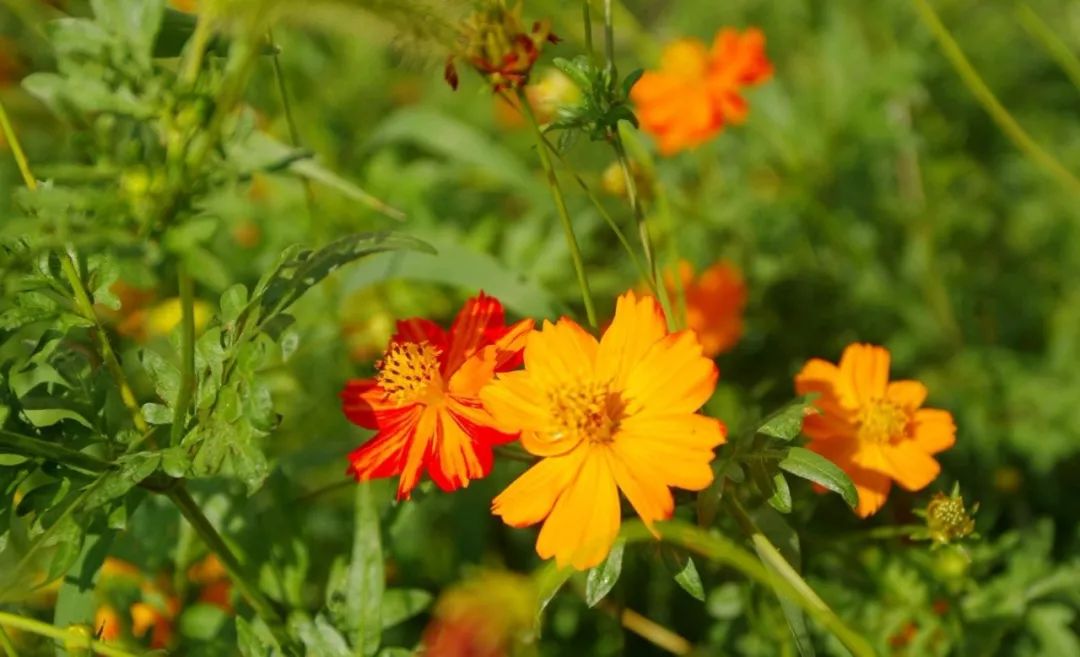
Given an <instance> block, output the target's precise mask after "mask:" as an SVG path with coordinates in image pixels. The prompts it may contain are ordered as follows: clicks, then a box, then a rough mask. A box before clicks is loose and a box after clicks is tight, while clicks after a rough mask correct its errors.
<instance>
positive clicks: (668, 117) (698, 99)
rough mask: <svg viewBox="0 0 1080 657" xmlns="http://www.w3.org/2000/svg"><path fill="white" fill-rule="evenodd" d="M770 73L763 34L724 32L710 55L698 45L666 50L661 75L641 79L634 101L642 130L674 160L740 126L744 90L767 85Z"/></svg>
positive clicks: (684, 43) (672, 46)
mask: <svg viewBox="0 0 1080 657" xmlns="http://www.w3.org/2000/svg"><path fill="white" fill-rule="evenodd" d="M772 71H773V69H772V63H771V62H769V59H768V58H767V57H766V56H765V35H764V34H762V32H761V30H758V29H756V28H751V29H748V30H746V31H745V32H743V33H742V34H739V33H738V32H737V31H735V30H734V29H731V28H726V29H723V30H721V31H720V32H719V33H718V34H717V35H716V38H715V39H714V40H713V45H712V48H711V49H707V48H706V46H705V44H704V43H702V42H700V41H698V40H697V39H679V40H678V41H675V42H674V43H672V44H670V45H668V46H667V47H666V48H665V49H664V53H663V55H662V56H661V60H660V70H658V71H647V72H646V73H645V74H644V75H642V76H641V79H640V80H638V82H637V84H635V85H634V88H633V90H632V91H631V94H630V97H631V99H632V100H633V101H634V103H635V104H636V105H637V108H638V120H639V121H640V123H641V128H642V130H644V131H645V132H648V133H650V134H652V135H654V136H655V137H656V138H657V140H658V141H659V145H660V151H661V152H662V153H663V154H665V155H670V154H672V153H675V152H677V151H680V150H683V149H686V148H692V147H694V146H698V145H700V144H702V143H704V142H705V141H707V140H708V139H710V138H711V137H713V136H714V135H716V134H717V133H718V132H720V131H721V130H722V129H723V127H724V125H725V124H726V123H741V122H742V121H743V120H744V119H745V118H746V113H747V103H746V99H745V98H743V97H742V95H741V92H742V88H743V87H746V86H752V85H757V84H761V83H762V82H765V81H766V80H768V79H769V78H770V77H771V76H772Z"/></svg>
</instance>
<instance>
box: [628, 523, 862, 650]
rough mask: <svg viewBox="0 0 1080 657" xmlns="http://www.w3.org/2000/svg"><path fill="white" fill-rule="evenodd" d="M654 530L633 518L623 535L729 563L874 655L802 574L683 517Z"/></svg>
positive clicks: (854, 647)
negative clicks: (779, 568)
mask: <svg viewBox="0 0 1080 657" xmlns="http://www.w3.org/2000/svg"><path fill="white" fill-rule="evenodd" d="M653 529H654V530H655V532H656V534H655V535H654V534H653V532H651V531H650V530H649V529H648V528H647V527H646V526H645V524H644V523H643V522H641V521H640V520H631V521H629V522H626V523H624V525H623V529H622V531H621V532H620V536H622V537H623V538H625V539H626V540H627V542H639V541H645V540H649V539H653V538H656V537H659V538H660V539H661V540H663V541H666V542H668V543H672V544H674V545H678V546H680V547H683V548H685V549H687V550H690V551H691V552H695V553H697V554H700V555H701V556H703V557H705V558H707V559H710V560H712V561H715V562H717V563H721V564H726V565H729V566H731V567H733V568H735V569H737V570H739V571H741V572H742V573H743V574H744V575H746V576H747V577H749V578H750V579H752V580H755V581H757V582H759V583H761V584H765V585H766V586H770V587H772V588H773V589H774V590H775V591H776V592H777V594H779V595H783V596H784V597H785V598H788V599H789V600H791V601H792V602H794V603H795V604H797V605H798V606H799V607H800V608H802V609H803V611H805V612H806V613H807V614H808V615H809V616H810V617H811V618H813V619H814V620H815V621H817V622H818V623H820V624H821V625H822V627H824V628H825V629H827V630H828V631H829V632H831V633H832V634H833V636H835V637H836V638H837V639H839V640H840V642H841V643H843V644H844V645H845V646H847V648H848V649H849V650H850V651H851V653H852V654H853V655H854V656H855V657H874V649H873V648H872V647H871V646H870V643H869V642H867V640H866V639H864V638H863V637H862V636H861V635H860V634H859V633H858V632H856V631H855V630H853V629H851V628H850V627H848V625H847V624H846V623H844V621H843V620H841V619H840V617H839V616H837V615H836V613H835V612H834V611H833V610H832V609H830V608H829V607H828V605H826V604H825V602H824V601H822V600H821V598H820V597H818V596H817V594H816V593H814V591H813V590H812V589H811V588H810V587H809V585H807V584H806V582H805V581H802V578H799V577H798V574H796V575H795V577H796V578H797V581H798V582H801V585H800V584H796V583H795V582H796V580H789V579H787V578H785V577H782V576H780V575H778V574H776V573H774V572H772V571H770V570H769V569H768V568H766V567H765V566H763V565H762V564H761V562H760V561H758V559H757V558H756V557H755V556H753V555H751V554H750V553H749V552H747V551H746V550H743V549H742V548H740V547H739V546H738V545H736V544H735V543H733V542H732V541H730V540H728V539H727V538H724V537H723V536H720V535H718V534H714V533H710V532H708V531H706V530H704V529H701V528H699V527H695V526H694V525H691V524H689V523H686V522H683V521H680V520H671V521H668V522H662V523H657V524H656V525H654V527H653Z"/></svg>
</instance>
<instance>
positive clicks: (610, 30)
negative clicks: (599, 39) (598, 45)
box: [604, 0, 617, 80]
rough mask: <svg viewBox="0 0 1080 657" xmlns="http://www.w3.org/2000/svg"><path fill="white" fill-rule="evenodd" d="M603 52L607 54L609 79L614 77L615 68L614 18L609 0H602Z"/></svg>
mask: <svg viewBox="0 0 1080 657" xmlns="http://www.w3.org/2000/svg"><path fill="white" fill-rule="evenodd" d="M604 52H605V53H606V55H607V62H608V68H609V69H610V70H611V79H612V80H614V79H615V77H616V71H617V69H616V68H615V19H614V17H613V14H612V11H611V0H604Z"/></svg>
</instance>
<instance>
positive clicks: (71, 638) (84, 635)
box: [0, 611, 139, 657]
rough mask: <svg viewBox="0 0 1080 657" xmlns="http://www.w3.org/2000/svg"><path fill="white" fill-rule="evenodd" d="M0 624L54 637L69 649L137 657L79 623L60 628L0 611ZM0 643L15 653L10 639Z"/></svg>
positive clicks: (108, 656) (112, 655)
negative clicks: (94, 635) (99, 638)
mask: <svg viewBox="0 0 1080 657" xmlns="http://www.w3.org/2000/svg"><path fill="white" fill-rule="evenodd" d="M0 626H3V627H10V628H13V629H16V630H21V631H23V632H29V633H31V634H37V635H39V636H44V637H48V638H50V639H56V640H57V641H61V642H63V643H64V647H65V648H67V650H69V651H74V650H77V649H80V648H81V649H84V650H92V651H93V652H95V653H96V654H98V655H104V657H139V656H138V655H137V654H136V653H133V652H128V651H127V650H123V649H121V648H117V647H116V646H114V645H110V644H108V643H105V642H104V641H98V640H97V639H95V638H93V634H92V633H91V632H90V630H89V629H87V628H86V627H85V626H81V625H75V626H72V627H68V628H64V629H61V628H58V627H53V626H52V625H49V624H48V623H43V622H41V621H39V620H34V619H33V618H26V617H25V616H19V615H17V614H9V613H7V612H4V611H0ZM2 632H3V630H0V633H2ZM5 637H6V635H5ZM0 644H4V648H5V650H7V652H8V654H9V655H15V654H16V653H15V652H14V646H12V645H11V643H10V641H8V642H6V643H4V639H0Z"/></svg>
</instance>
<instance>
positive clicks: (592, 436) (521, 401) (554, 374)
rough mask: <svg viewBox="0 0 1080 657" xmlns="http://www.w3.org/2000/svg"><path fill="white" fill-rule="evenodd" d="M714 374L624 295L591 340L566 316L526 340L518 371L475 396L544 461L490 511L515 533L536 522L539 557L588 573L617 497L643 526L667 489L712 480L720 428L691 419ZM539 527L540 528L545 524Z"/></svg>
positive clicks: (651, 313)
mask: <svg viewBox="0 0 1080 657" xmlns="http://www.w3.org/2000/svg"><path fill="white" fill-rule="evenodd" d="M716 377H717V373H716V365H715V364H714V363H713V362H712V361H711V360H709V359H708V358H706V357H704V356H703V355H702V353H701V345H700V344H699V343H698V340H697V337H696V336H695V335H694V333H693V332H692V331H679V332H677V333H672V334H669V333H668V331H667V323H666V322H665V321H664V316H663V312H662V311H661V310H660V306H659V304H658V303H657V302H656V300H655V299H653V298H651V297H648V296H644V297H641V298H638V297H636V296H635V294H634V293H633V292H627V293H626V294H624V295H623V296H622V297H620V298H619V300H618V303H617V305H616V308H615V318H614V320H612V322H611V326H609V327H608V329H607V330H606V331H604V334H603V337H601V339H600V341H599V342H597V340H596V338H594V337H593V336H592V335H590V334H588V333H586V332H585V331H584V330H583V329H582V328H581V327H580V326H578V325H577V324H576V323H574V322H573V321H572V320H570V319H568V318H565V317H564V318H562V319H560V320H559V321H558V322H557V323H555V324H552V323H550V322H544V326H543V330H540V331H533V332H531V333H530V334H529V336H528V340H527V342H526V345H525V369H524V370H522V371H519V372H509V373H505V374H499V375H498V377H497V378H496V380H495V382H494V383H492V384H491V385H489V386H488V387H486V388H485V389H484V390H482V391H481V393H480V397H481V399H483V401H484V405H485V406H486V407H487V408H488V409H489V410H490V411H491V414H492V416H494V417H495V419H496V420H497V421H498V422H499V423H500V424H501V425H502V426H503V427H504V428H505V429H506V430H507V431H520V432H521V443H522V445H523V446H524V447H525V449H526V450H528V451H529V452H530V453H532V454H535V455H537V456H541V457H543V460H541V461H540V462H539V463H538V464H536V465H534V466H533V467H532V468H530V469H529V470H528V471H526V472H525V474H523V475H522V476H521V477H519V478H518V479H517V480H516V481H514V482H513V483H512V484H510V486H509V487H507V489H506V490H504V491H503V492H502V493H501V494H500V495H499V496H498V497H496V498H495V500H494V501H493V502H492V510H493V512H494V513H495V514H496V515H499V516H502V519H503V520H504V521H505V522H506V523H507V524H509V525H512V526H514V527H524V526H527V525H533V524H536V523H538V522H541V521H544V526H543V528H542V529H541V530H540V537H539V539H538V540H537V543H536V551H537V553H539V555H540V556H541V557H543V558H545V559H546V558H550V557H555V560H556V562H557V563H558V564H559V565H560V566H563V565H565V564H567V563H569V564H572V565H573V566H574V567H575V568H578V569H585V568H589V567H592V566H595V565H596V564H598V563H600V562H601V561H603V559H604V557H605V556H606V555H607V553H608V551H609V550H610V549H611V545H612V543H613V542H614V541H615V536H616V534H618V531H619V524H620V510H619V490H622V492H623V494H625V495H626V497H627V499H629V500H630V504H631V505H632V506H633V507H634V509H635V510H636V511H637V513H638V515H640V516H641V518H642V520H644V521H645V523H646V524H647V525H648V526H650V527H651V526H652V523H653V522H654V521H656V520H664V519H667V518H669V517H670V516H671V513H672V509H673V500H672V496H671V490H670V489H669V487H671V486H674V487H678V488H685V489H687V490H701V489H703V488H705V487H706V486H708V485H709V484H710V483H711V482H712V479H713V472H712V468H710V467H709V462H710V461H712V459H713V448H714V447H716V446H717V445H719V444H720V443H722V442H724V438H725V429H724V426H723V424H721V423H720V422H719V421H718V420H714V419H712V418H708V417H705V416H703V415H699V414H697V410H698V409H699V408H701V406H702V405H703V404H704V403H705V402H706V401H707V400H708V399H709V397H710V396H712V393H713V389H714V388H715V387H716ZM545 518H546V520H545Z"/></svg>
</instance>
